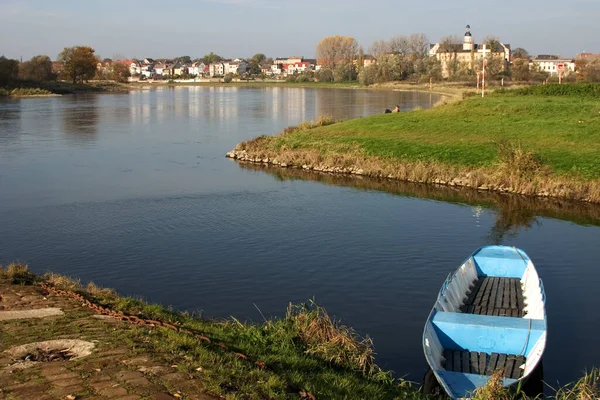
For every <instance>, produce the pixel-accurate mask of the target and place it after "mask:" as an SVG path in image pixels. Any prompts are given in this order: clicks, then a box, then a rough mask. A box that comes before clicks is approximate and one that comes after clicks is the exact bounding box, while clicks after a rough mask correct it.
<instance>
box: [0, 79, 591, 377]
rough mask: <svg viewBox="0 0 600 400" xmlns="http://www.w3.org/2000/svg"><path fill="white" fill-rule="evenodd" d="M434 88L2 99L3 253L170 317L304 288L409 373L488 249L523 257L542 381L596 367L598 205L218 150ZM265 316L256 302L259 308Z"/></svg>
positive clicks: (299, 293) (277, 305)
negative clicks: (347, 172) (453, 278)
mask: <svg viewBox="0 0 600 400" xmlns="http://www.w3.org/2000/svg"><path fill="white" fill-rule="evenodd" d="M439 100H440V97H439V96H438V95H435V94H434V95H431V94H429V93H416V92H392V91H371V90H347V89H311V88H289V87H288V88H276V87H275V88H273V87H263V88H245V87H198V86H196V87H175V88H160V89H151V90H139V91H133V92H130V93H129V94H98V95H72V96H62V97H53V98H35V99H9V100H0V263H2V264H6V263H8V262H11V261H16V260H19V261H22V262H26V263H28V264H29V266H30V268H31V269H32V270H33V271H34V272H37V273H44V272H46V271H53V272H57V273H62V274H66V275H70V276H73V277H76V278H80V279H81V280H82V281H84V282H87V281H94V282H95V283H96V284H99V285H102V286H107V287H111V288H115V289H116V290H117V291H119V292H120V293H121V294H124V295H131V296H136V297H141V298H143V299H145V300H148V301H150V302H158V303H162V304H163V305H165V306H172V307H174V308H175V309H179V310H187V311H190V312H197V313H202V314H203V315H207V316H212V317H224V318H226V317H229V316H235V317H236V318H238V319H247V320H254V321H261V320H262V316H261V313H262V314H264V315H267V316H276V317H282V316H283V315H284V314H285V310H286V307H287V304H288V302H294V303H298V302H302V301H306V300H308V299H311V298H314V299H315V300H316V301H317V303H319V304H321V305H323V306H325V308H327V310H328V311H329V312H330V314H334V315H335V316H337V317H338V318H340V319H341V320H342V322H343V323H345V324H348V325H351V326H353V327H354V328H355V329H357V330H358V331H359V332H361V333H363V334H368V335H369V336H371V337H372V338H373V340H374V342H375V350H376V353H377V358H376V360H377V362H378V363H379V364H380V365H381V366H383V367H384V368H389V369H392V370H394V371H395V373H396V374H397V376H406V377H407V378H409V379H412V380H415V381H419V380H420V379H421V378H422V376H423V374H424V372H425V370H426V362H425V359H424V356H423V353H422V348H421V334H422V329H423V325H424V322H425V319H426V318H427V315H428V313H429V311H430V309H431V307H432V305H433V302H434V300H435V298H436V296H437V292H438V291H439V288H440V286H441V284H442V283H443V281H444V279H445V278H446V276H447V275H448V273H450V272H452V271H453V270H454V269H455V268H456V267H457V266H458V265H459V264H460V263H461V262H462V261H463V260H464V258H466V257H467V256H468V255H469V254H470V253H471V252H473V251H474V250H475V249H476V248H478V247H479V246H482V245H485V244H490V243H502V244H507V245H515V246H518V247H520V248H522V249H524V250H525V251H526V252H527V253H528V254H529V256H530V257H531V258H532V259H533V261H534V263H535V264H536V266H537V268H538V272H539V274H540V277H541V278H542V279H543V281H544V285H545V288H546V295H547V313H548V331H549V333H548V343H547V348H546V353H545V355H544V360H543V362H544V377H545V380H546V381H547V382H548V383H549V384H550V385H552V386H556V384H557V381H559V382H560V383H566V382H568V381H570V380H573V379H576V378H577V377H578V376H580V375H581V372H582V371H583V370H584V369H585V368H590V367H591V366H594V365H596V366H598V365H600V362H599V360H600V347H599V346H597V342H596V334H597V331H598V328H600V320H599V319H598V317H597V316H596V315H597V314H596V312H597V311H595V310H596V307H597V304H596V301H595V300H594V299H595V298H596V289H597V288H598V287H600V268H599V267H600V262H599V261H598V260H600V227H599V226H600V208H599V207H598V206H594V205H589V204H574V203H569V202H556V201H550V200H543V201H542V200H528V199H526V198H523V197H519V196H500V195H494V194H490V193H478V192H476V191H472V190H455V189H452V190H451V189H449V188H436V187H432V186H426V185H410V184H405V183H399V182H388V181H375V180H369V179H361V178H348V177H335V176H323V175H314V174H311V173H305V172H302V171H287V170H281V169H273V168H262V167H256V166H253V165H247V164H239V163H237V162H235V161H232V160H229V159H226V158H225V153H226V152H228V151H230V150H231V149H233V148H234V147H235V145H236V144H237V143H238V142H241V141H244V140H248V139H251V138H254V137H256V136H258V135H261V134H273V133H275V132H278V131H280V130H281V129H283V128H284V127H286V126H290V125H296V124H298V123H299V122H301V121H303V120H310V119H313V118H315V117H317V116H318V115H322V114H328V115H333V116H334V117H336V118H342V119H347V118H356V117H364V116H368V115H373V114H377V113H381V112H383V110H384V109H385V108H393V107H394V105H396V104H399V105H400V107H401V109H403V110H410V109H413V108H415V107H421V108H427V107H430V106H431V105H432V104H435V103H436V102H437V101H439ZM259 310H260V312H259Z"/></svg>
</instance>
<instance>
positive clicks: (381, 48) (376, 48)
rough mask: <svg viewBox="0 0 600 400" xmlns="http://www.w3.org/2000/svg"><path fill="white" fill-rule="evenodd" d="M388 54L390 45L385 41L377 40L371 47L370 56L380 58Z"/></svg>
mask: <svg viewBox="0 0 600 400" xmlns="http://www.w3.org/2000/svg"><path fill="white" fill-rule="evenodd" d="M386 53H389V48H388V43H387V42H386V41H385V40H377V41H375V42H373V44H371V46H370V47H369V54H371V55H372V56H373V57H375V58H378V57H380V56H382V55H384V54H386Z"/></svg>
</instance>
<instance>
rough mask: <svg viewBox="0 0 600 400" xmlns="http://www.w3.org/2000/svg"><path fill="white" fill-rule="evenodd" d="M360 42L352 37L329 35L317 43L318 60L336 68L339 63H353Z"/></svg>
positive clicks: (331, 67)
mask: <svg viewBox="0 0 600 400" xmlns="http://www.w3.org/2000/svg"><path fill="white" fill-rule="evenodd" d="M357 51H358V42H357V41H356V39H354V38H352V37H346V36H329V37H326V38H324V39H323V40H321V41H320V42H319V44H317V50H316V54H317V60H318V61H317V62H318V63H319V64H320V65H321V66H322V67H324V68H328V69H331V70H334V69H335V67H336V66H337V65H339V64H348V63H350V64H352V63H353V61H354V60H355V59H356V53H357Z"/></svg>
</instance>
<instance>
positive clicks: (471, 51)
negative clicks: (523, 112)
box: [429, 25, 510, 78]
mask: <svg viewBox="0 0 600 400" xmlns="http://www.w3.org/2000/svg"><path fill="white" fill-rule="evenodd" d="M493 47H494V48H490V46H489V45H487V44H477V43H475V42H474V40H473V34H472V33H471V26H470V25H467V27H466V31H465V36H464V39H463V43H462V44H461V43H450V42H448V41H444V42H440V43H436V44H431V45H430V46H429V56H430V57H436V58H437V59H438V60H439V61H440V63H441V64H442V76H443V77H444V78H448V77H450V76H452V75H455V74H456V73H457V72H458V71H464V70H474V69H476V68H478V65H480V64H481V60H482V59H484V58H489V59H494V60H498V61H499V62H500V64H501V68H502V70H504V69H506V68H507V67H508V63H509V62H510V44H504V43H501V42H498V43H494V44H493Z"/></svg>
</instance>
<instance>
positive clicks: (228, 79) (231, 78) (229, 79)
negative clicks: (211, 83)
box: [223, 74, 233, 83]
mask: <svg viewBox="0 0 600 400" xmlns="http://www.w3.org/2000/svg"><path fill="white" fill-rule="evenodd" d="M232 80H233V75H232V74H227V75H225V77H223V82H225V83H230V82H231V81H232Z"/></svg>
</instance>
